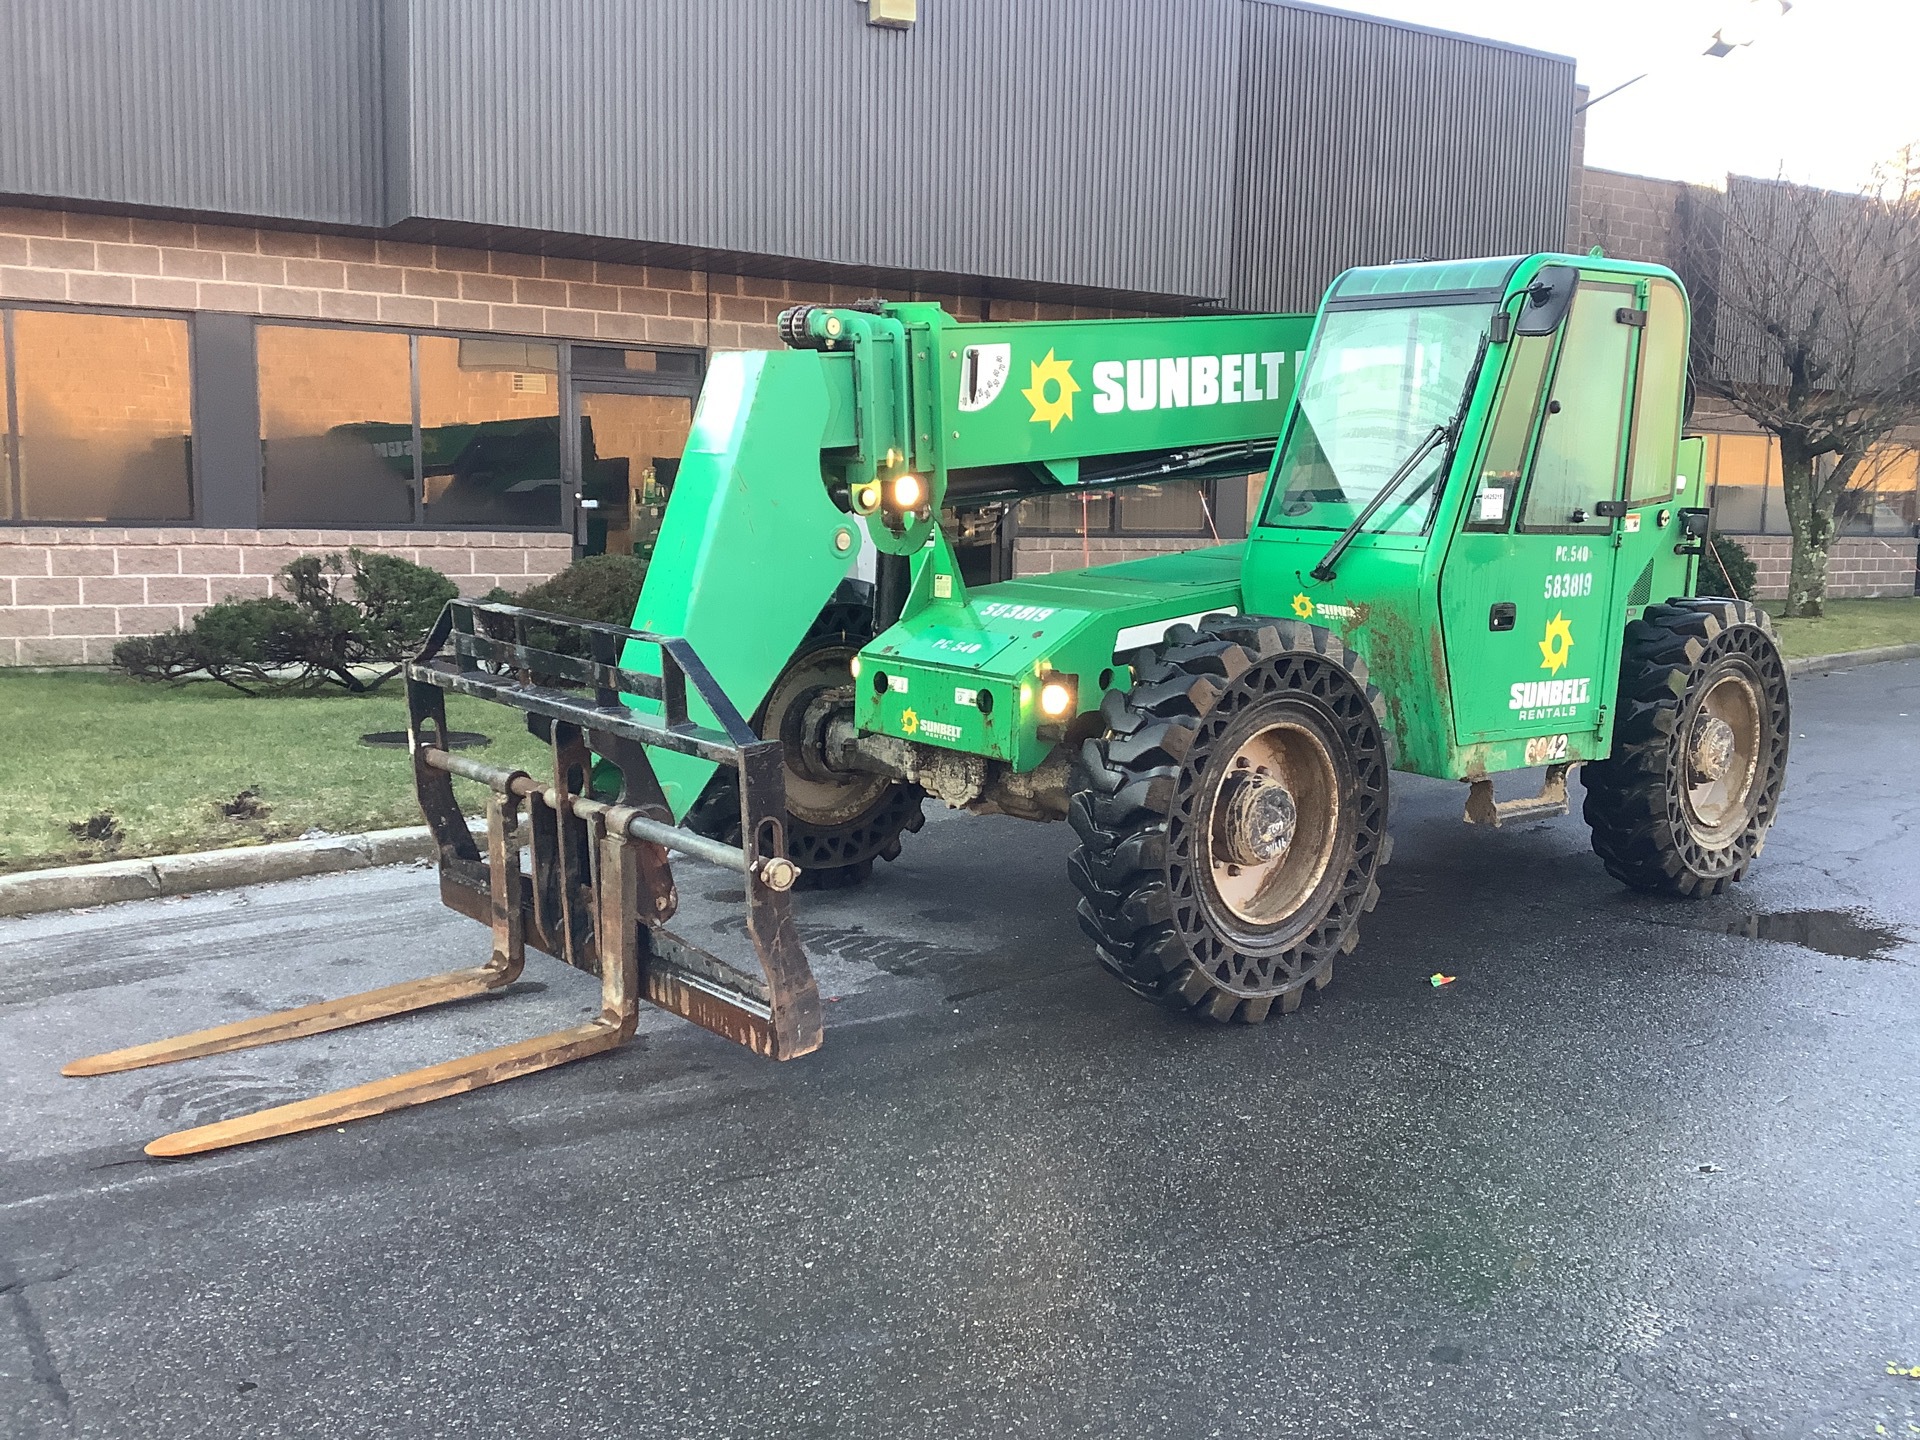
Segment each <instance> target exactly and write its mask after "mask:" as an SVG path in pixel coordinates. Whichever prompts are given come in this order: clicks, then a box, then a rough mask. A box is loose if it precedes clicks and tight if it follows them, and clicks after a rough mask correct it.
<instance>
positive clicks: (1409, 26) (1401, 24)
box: [1240, 0, 1579, 65]
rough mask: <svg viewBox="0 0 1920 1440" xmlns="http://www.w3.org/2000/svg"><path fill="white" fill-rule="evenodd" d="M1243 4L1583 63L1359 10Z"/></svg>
mask: <svg viewBox="0 0 1920 1440" xmlns="http://www.w3.org/2000/svg"><path fill="white" fill-rule="evenodd" d="M1240 3H1241V4H1243V5H1271V6H1273V7H1274V8H1276V9H1280V10H1306V11H1310V12H1312V13H1313V14H1316V15H1332V16H1336V17H1337V18H1339V19H1341V20H1361V21H1364V22H1366V23H1367V24H1369V25H1383V26H1385V27H1387V28H1388V29H1390V30H1408V31H1411V32H1413V33H1414V34H1416V35H1435V36H1438V37H1439V38H1441V39H1443V40H1459V41H1463V42H1464V43H1466V44H1468V45H1481V46H1485V47H1486V48H1487V49H1489V50H1506V51H1510V52H1512V53H1514V54H1516V55H1531V56H1533V57H1534V58H1535V59H1537V60H1552V61H1555V62H1556V63H1558V64H1561V65H1578V64H1579V61H1578V60H1576V59H1575V58H1574V57H1573V56H1571V55H1561V54H1557V53H1556V52H1554V51H1552V50H1536V49H1534V48H1533V47H1532V46H1531V45H1516V44H1514V43H1513V42H1512V41H1511V40H1490V39H1488V38H1487V37H1486V36H1484V35H1468V34H1464V33H1463V32H1461V31H1459V30H1442V29H1441V28H1440V27H1438V26H1437V25H1416V24H1415V23H1414V22H1413V21H1411V20H1394V19H1392V18H1390V17H1388V16H1385V15H1367V14H1363V13H1362V12H1360V11H1358V10H1342V9H1340V8H1339V7H1338V6H1334V5H1315V4H1312V3H1311V0H1240Z"/></svg>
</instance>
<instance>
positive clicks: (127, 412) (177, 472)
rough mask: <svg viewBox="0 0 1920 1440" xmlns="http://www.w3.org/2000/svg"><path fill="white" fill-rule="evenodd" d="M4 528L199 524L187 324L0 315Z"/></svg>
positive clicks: (60, 313)
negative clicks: (20, 524)
mask: <svg viewBox="0 0 1920 1440" xmlns="http://www.w3.org/2000/svg"><path fill="white" fill-rule="evenodd" d="M0 327H4V329H3V331H0V339H3V340H4V353H5V357H6V365H5V371H6V374H5V377H4V379H5V385H6V393H7V403H6V416H5V418H6V421H7V425H6V432H7V433H6V445H5V450H6V457H7V465H6V472H7V473H6V477H5V478H6V487H5V489H6V495H5V500H4V502H0V503H4V504H5V506H6V512H5V513H6V518H8V519H10V520H16V521H60V522H66V523H81V524H88V523H101V524H138V523H152V522H166V521H185V520H190V519H192V517H193V484H192V475H193V452H192V448H191V433H192V414H193V388H192V381H191V375H190V369H191V367H190V362H189V360H188V343H187V323H186V321H184V320H179V319H173V318H169V317H164V316H157V315H140V316H135V315H102V314H87V313H82V312H79V311H71V310H26V309H16V310H8V311H5V312H0Z"/></svg>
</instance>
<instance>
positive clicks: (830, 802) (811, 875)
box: [687, 595, 926, 890]
mask: <svg viewBox="0 0 1920 1440" xmlns="http://www.w3.org/2000/svg"><path fill="white" fill-rule="evenodd" d="M872 624H873V620H872V611H871V609H870V608H869V607H868V606H867V605H866V604H865V603H863V602H862V601H861V600H860V599H858V598H855V597H852V596H847V595H843V596H836V597H835V599H833V600H832V601H830V602H829V603H828V605H827V607H826V608H825V609H824V610H822V611H821V612H820V618H819V619H818V620H816V621H815V622H814V623H813V626H812V628H811V629H809V630H808V631H807V636H806V639H805V640H803V641H802V642H801V644H800V648H799V649H798V650H797V651H795V652H794V656H793V659H791V660H790V661H788V662H787V666H786V668H785V669H784V670H782V671H781V672H780V678H779V679H777V680H775V681H774V682H773V688H772V689H771V690H769V691H768V692H767V698H766V700H765V702H764V703H763V704H762V705H761V706H760V709H759V710H758V711H757V712H755V714H754V719H753V723H754V729H755V730H757V731H758V732H759V733H760V734H761V735H762V736H764V737H765V738H767V739H769V740H778V741H780V742H781V745H782V747H783V749H784V751H785V758H786V791H787V858H788V859H790V860H792V861H793V862H794V863H795V864H796V865H798V866H799V867H800V881H799V888H801V889H817V890H825V889H835V888H838V887H840V886H844V885H856V884H858V883H859V882H860V881H862V880H865V879H866V878H867V877H868V876H870V875H871V874H872V873H873V862H874V861H875V860H894V859H897V858H898V857H899V854H900V837H901V836H902V835H904V834H907V833H910V832H912V831H916V830H918V829H919V828H920V827H921V826H922V825H923V824H925V823H926V817H925V816H924V815H923V814H922V813H921V809H920V805H921V802H922V800H924V799H925V793H924V792H923V791H922V790H921V789H920V787H919V786H917V785H908V784H903V783H901V782H899V781H893V780H889V779H887V778H886V777H885V776H881V775H870V774H866V773H863V772H857V771H846V770H835V769H832V768H831V767H829V766H828V765H827V764H826V761H825V741H826V727H827V724H828V722H829V721H830V720H831V719H832V717H833V715H834V714H835V713H837V712H838V711H839V710H841V709H843V708H845V709H850V708H851V707H852V705H853V679H852V676H851V674H850V673H849V670H848V665H849V662H851V661H852V659H853V657H854V656H855V655H857V654H858V653H859V652H860V647H861V646H862V645H864V644H865V643H866V642H867V641H868V640H869V639H870V638H872V634H873V628H872ZM687 824H688V826H689V828H691V829H693V830H695V831H697V832H699V833H700V834H702V835H708V836H712V837H713V838H715V839H723V840H726V841H728V842H729V843H732V844H738V843H739V837H740V786H739V780H738V777H737V776H736V775H735V774H734V772H733V771H732V770H731V769H722V770H721V771H720V772H719V773H717V774H716V775H715V776H714V777H713V779H712V781H711V782H709V783H708V785H707V788H706V790H705V791H704V792H702V794H701V796H700V799H699V800H698V802H696V803H695V805H694V807H693V809H692V811H690V812H689V813H688V815H687Z"/></svg>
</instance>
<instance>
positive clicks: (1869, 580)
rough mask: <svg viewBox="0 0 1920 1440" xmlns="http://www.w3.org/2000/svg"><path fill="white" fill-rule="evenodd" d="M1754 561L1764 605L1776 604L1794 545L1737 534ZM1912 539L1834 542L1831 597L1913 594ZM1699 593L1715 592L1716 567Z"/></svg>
mask: <svg viewBox="0 0 1920 1440" xmlns="http://www.w3.org/2000/svg"><path fill="white" fill-rule="evenodd" d="M1728 538H1729V539H1733V540H1737V541H1739V542H1740V546H1741V548H1742V549H1744V550H1745V551H1746V552H1747V554H1748V556H1749V557H1751V558H1752V560H1753V568H1754V572H1755V584H1754V592H1755V594H1756V595H1757V596H1758V597H1759V598H1760V599H1762V600H1778V599H1781V598H1782V597H1784V596H1785V595H1786V593H1787V562H1788V559H1789V556H1790V555H1791V553H1792V548H1793V542H1792V541H1791V540H1790V539H1789V538H1788V537H1787V536H1785V535H1733V536H1729V537H1728ZM1917 544H1920V542H1915V541H1913V540H1908V539H1881V538H1879V537H1874V538H1871V539H1869V538H1864V537H1862V538H1855V539H1848V540H1836V541H1835V542H1834V544H1833V549H1832V551H1831V552H1830V555H1829V558H1828V562H1827V594H1829V595H1831V596H1832V597H1833V598H1834V599H1836V600H1854V599H1870V598H1874V597H1878V596H1888V595H1911V594H1913V593H1914V590H1913V580H1914V552H1915V549H1916V546H1917ZM1707 566H1708V568H1707V573H1706V575H1704V576H1702V578H1701V581H1700V588H1701V589H1703V590H1710V589H1712V588H1713V585H1712V583H1711V577H1713V575H1714V572H1713V569H1712V563H1711V562H1710V561H1709V562H1707Z"/></svg>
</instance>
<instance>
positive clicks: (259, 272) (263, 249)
mask: <svg viewBox="0 0 1920 1440" xmlns="http://www.w3.org/2000/svg"><path fill="white" fill-rule="evenodd" d="M872 293H873V290H872V287H870V286H864V285H863V286H854V285H845V284H838V283H827V282H820V281H808V280H777V279H765V278H761V277H756V276H743V275H732V274H722V273H717V272H716V273H706V272H702V271H697V270H680V269H673V268H670V267H661V266H655V265H646V266H642V265H621V264H613V263H609V262H606V261H593V260H572V259H559V258H556V257H552V256H544V257H543V256H539V255H527V254H523V253H519V252H506V251H485V250H468V249H458V248H452V247H448V246H438V245H417V244H410V243H405V242H399V241H391V240H383V239H377V238H376V239H368V238H363V237H353V236H338V235H311V234H302V233H295V232H291V231H284V230H274V229H262V228H255V227H250V226H233V225H199V224H190V223H187V222H182V221H170V220H150V219H139V218H133V217H127V216H108V215H94V214H81V213H69V212H62V211H57V210H40V209H32V208H22V207H4V206H0V302H4V301H8V300H20V301H46V302H64V303H68V304H74V305H92V306H114V307H131V308H135V309H159V310H168V311H193V310H214V311H229V312H238V313H243V314H249V315H257V316H260V317H263V318H266V319H297V320H338V321H341V322H343V323H365V324H383V325H395V326H419V327H427V328H433V329H447V330H462V331H469V332H498V333H502V334H507V335H528V336H550V337H554V338H571V339H587V340H598V341H609V342H625V343H630V344H646V345H667V346H694V347H701V348H705V349H715V350H727V349H767V348H777V347H778V346H779V343H780V342H779V338H778V335H777V333H776V331H775V328H774V321H775V319H776V318H777V316H778V315H779V313H780V311H781V310H783V309H785V308H786V307H787V306H789V305H792V304H795V303H799V302H812V303H820V304H839V305H845V304H851V303H853V302H854V301H856V300H860V299H864V298H866V297H867V296H868V295H870V294H872ZM888 296H889V298H892V299H901V300H905V299H913V300H933V301H937V302H939V303H941V304H943V305H945V306H946V307H947V308H948V310H949V311H950V312H952V313H953V314H955V315H957V316H959V317H960V318H962V319H968V320H979V319H986V318H991V319H994V320H1032V319H1073V318H1084V319H1096V318H1108V317H1114V316H1124V315H1134V314H1139V313H1141V312H1139V311H1119V310H1111V309H1105V308H1100V307H1087V306H1076V305H1064V304H1051V303H1046V302H1039V301H1030V300H1018V301H1007V300H995V301H986V300H983V299H981V298H979V297H972V296H955V295H949V294H940V293H935V292H924V291H923V292H914V293H911V294H903V293H900V292H898V291H889V292H888ZM262 354H263V360H264V361H265V362H266V363H268V364H271V363H272V357H273V351H272V347H271V346H270V345H263V347H262ZM425 358H431V357H425ZM175 369H176V370H177V369H178V366H177V365H176V366H175ZM349 373H351V371H349ZM389 388H391V387H389ZM442 388H444V387H442ZM81 391H85V394H84V395H83V394H82V393H81ZM89 397H91V399H92V400H93V401H95V402H99V403H109V404H121V405H122V406H123V408H124V403H125V402H126V401H127V399H128V397H127V396H126V395H125V394H123V393H121V392H120V391H119V390H116V392H115V393H114V394H113V395H111V396H109V395H107V394H106V393H105V392H103V391H101V390H100V388H99V387H90V388H89V387H85V386H82V387H80V389H79V390H76V391H74V392H73V397H72V398H73V400H74V403H83V402H85V401H87V400H88V398H89ZM54 398H55V399H58V398H59V397H57V396H56V397H54ZM156 403H157V402H156ZM171 403H172V404H173V406H174V409H175V410H181V409H182V408H183V406H184V398H183V397H178V396H175V397H172V402H171ZM553 404H554V397H545V398H539V397H528V398H527V400H526V406H527V408H528V409H529V410H530V411H537V412H539V413H552V406H553ZM346 411H350V412H351V417H352V418H356V419H360V418H365V412H364V410H363V409H362V408H359V407H357V406H348V407H346ZM343 413H346V412H343ZM266 418H267V420H268V422H269V424H271V422H272V418H273V417H272V416H271V415H269V416H267V417H266ZM396 418H398V417H396ZM82 419H85V417H76V423H78V421H79V420H82ZM174 420H175V422H176V423H177V422H178V417H177V416H175V417H174ZM1073 543H1074V546H1075V547H1076V550H1077V546H1078V543H1079V542H1078V541H1074V542H1073ZM1093 543H1094V544H1095V545H1096V546H1100V547H1103V549H1104V548H1107V547H1110V546H1112V545H1121V546H1125V547H1129V548H1128V549H1127V550H1126V551H1125V553H1147V552H1144V551H1139V550H1138V547H1137V545H1136V544H1135V542H1131V541H1127V542H1106V541H1095V542H1093ZM570 544H571V542H570V539H569V537H567V536H565V535H556V534H521V533H513V534H494V533H476V532H465V531H461V532H435V531H410V530H402V531H376V530H365V531H341V530H328V531H321V530H285V529H279V530H245V531H237V530H211V529H202V528H165V527H161V528H151V529H138V528H127V529H111V528H98V529H94V528H73V527H67V526H51V525H43V526H34V525H32V524H31V523H29V524H27V525H25V526H19V525H11V526H9V525H0V665H7V664H20V665H47V664H83V663H84V664H101V663H104V662H105V661H106V660H107V659H108V658H109V656H110V654H111V652H112V648H113V645H114V643H115V642H116V641H117V640H119V639H121V638H124V637H126V636H128V635H138V634H150V633H152V632H154V631H157V630H162V629H165V628H166V627H167V626H170V625H177V624H183V623H185V622H186V621H188V620H190V619H191V618H192V617H193V615H194V614H196V613H197V612H198V611H199V610H200V609H201V608H203V607H204V606H206V605H207V604H210V603H212V602H213V601H215V600H219V599H222V598H225V597H227V596H231V595H264V594H267V593H269V591H270V588H271V585H272V576H273V573H274V571H276V570H277V569H278V568H279V567H280V566H281V565H283V564H285V563H286V562H287V561H288V560H290V559H292V558H293V557H294V556H295V555H299V554H305V553H310V552H313V551H326V550H344V549H346V548H347V547H348V546H350V545H359V546H361V547H362V548H365V549H371V550H382V551H386V552H388V553H392V554H398V555H404V556H406V557H407V558H408V559H412V560H417V561H418V562H419V563H421V564H425V565H431V566H433V567H434V568H435V569H438V570H441V571H444V572H445V573H447V574H448V575H449V576H451V577H452V578H453V579H454V580H455V581H456V582H457V583H458V584H459V586H460V588H461V592H462V593H463V594H468V595H473V594H479V593H482V592H484V591H486V590H488V589H490V588H491V587H492V586H494V585H495V584H503V585H505V586H507V587H508V588H510V589H517V588H523V587H524V586H525V585H527V584H529V583H532V582H533V581H534V580H537V579H540V578H544V577H545V576H548V575H551V574H553V573H555V572H556V571H558V570H559V569H561V568H562V567H563V566H564V565H565V564H566V563H567V560H568V559H569V557H570V553H571V551H570ZM1163 548H1180V546H1179V544H1178V543H1177V542H1171V543H1169V544H1168V545H1167V546H1165V547H1163ZM1109 558H1120V552H1117V551H1116V552H1115V553H1114V554H1113V555H1111V556H1110V557H1109ZM1076 563H1077V562H1076Z"/></svg>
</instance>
